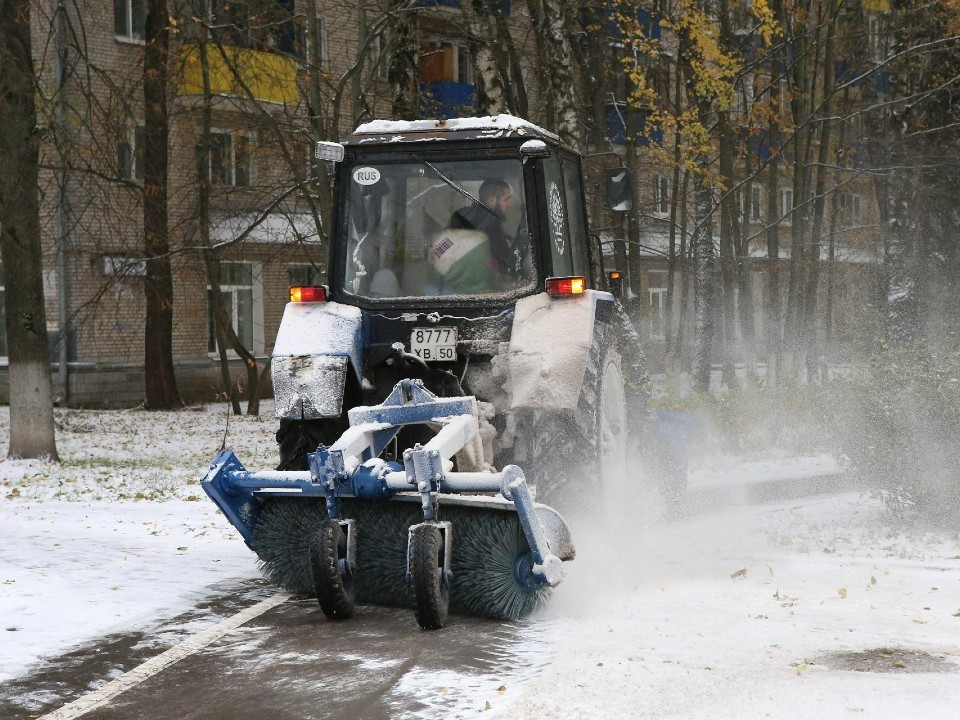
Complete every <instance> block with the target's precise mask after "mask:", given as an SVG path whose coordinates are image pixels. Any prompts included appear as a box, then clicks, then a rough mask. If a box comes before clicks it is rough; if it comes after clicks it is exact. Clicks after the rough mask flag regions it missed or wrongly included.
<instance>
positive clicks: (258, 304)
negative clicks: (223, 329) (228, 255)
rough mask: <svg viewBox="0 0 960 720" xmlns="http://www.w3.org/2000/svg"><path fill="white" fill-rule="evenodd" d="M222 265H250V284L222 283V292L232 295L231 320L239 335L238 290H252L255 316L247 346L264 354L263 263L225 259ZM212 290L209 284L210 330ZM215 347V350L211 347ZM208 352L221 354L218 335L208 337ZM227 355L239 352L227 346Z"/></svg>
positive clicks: (214, 355)
mask: <svg viewBox="0 0 960 720" xmlns="http://www.w3.org/2000/svg"><path fill="white" fill-rule="evenodd" d="M220 264H221V265H247V266H249V267H250V278H251V280H250V285H238V284H222V285H220V292H229V293H231V295H232V298H231V318H230V322H231V323H232V325H233V330H234V332H236V333H237V334H238V335H239V327H240V325H239V322H238V321H239V316H238V312H239V303H238V302H237V292H238V291H240V290H248V289H249V290H250V304H251V312H252V313H253V317H252V318H251V323H250V324H251V329H252V334H253V337H252V339H251V340H252V342H251V344H252V346H253V347H247V350H249V351H250V352H251V353H253V354H254V355H262V354H263V353H264V348H265V345H264V336H263V265H262V263H258V262H250V261H241V260H225V261H223V262H221V263H220ZM211 291H212V288H211V287H210V286H209V285H207V293H208V296H207V328H208V331H209V329H211V327H212V324H213V317H212V314H213V304H212V303H211V302H210V299H209V293H210V292H211ZM211 347H213V350H211V349H210V348H211ZM207 352H208V354H209V355H210V357H217V356H218V355H219V352H218V348H217V344H216V337H208V338H207ZM227 355H228V356H230V357H236V356H237V354H236V353H235V352H234V350H233V348H227Z"/></svg>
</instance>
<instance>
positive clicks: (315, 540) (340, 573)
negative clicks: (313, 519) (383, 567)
mask: <svg viewBox="0 0 960 720" xmlns="http://www.w3.org/2000/svg"><path fill="white" fill-rule="evenodd" d="M346 558H347V537H346V535H345V534H344V532H343V530H342V529H341V528H340V523H338V522H337V521H336V520H331V519H329V518H327V519H325V520H324V521H323V522H322V523H320V525H319V526H318V527H317V529H316V530H314V531H313V532H312V533H311V534H310V570H311V572H312V574H313V586H314V589H315V590H316V592H317V600H318V601H319V602H320V609H321V610H323V614H324V615H326V616H327V617H328V618H330V619H331V620H346V619H347V618H349V617H350V616H351V615H353V597H354V595H353V573H352V568H350V567H349V564H348V562H347V559H346Z"/></svg>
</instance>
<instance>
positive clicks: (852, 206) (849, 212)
mask: <svg viewBox="0 0 960 720" xmlns="http://www.w3.org/2000/svg"><path fill="white" fill-rule="evenodd" d="M840 210H841V212H842V213H843V219H844V220H845V221H846V222H847V223H851V222H855V221H858V220H859V219H860V210H861V204H860V194H859V193H848V192H842V193H840Z"/></svg>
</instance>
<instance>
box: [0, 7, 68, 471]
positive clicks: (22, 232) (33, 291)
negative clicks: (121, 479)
mask: <svg viewBox="0 0 960 720" xmlns="http://www.w3.org/2000/svg"><path fill="white" fill-rule="evenodd" d="M30 5H31V3H30V2H27V1H26V0H2V2H0V68H2V69H3V70H2V72H0V118H2V123H0V258H2V261H3V266H4V268H5V269H6V277H7V284H6V294H5V299H6V320H7V321H6V332H7V345H8V350H7V353H8V355H7V357H8V360H9V375H8V377H9V383H10V445H9V448H8V450H7V457H11V458H39V457H47V458H50V459H52V460H59V457H58V455H57V445H56V438H55V433H54V421H53V386H52V381H51V379H50V348H49V341H48V340H47V318H46V312H45V309H44V303H43V251H42V248H41V244H40V205H39V197H38V190H37V188H38V177H39V162H40V156H39V148H40V138H41V135H40V132H39V131H38V128H37V112H36V95H35V92H36V87H35V83H34V76H33V55H32V48H31V42H30ZM14 273H16V282H12V278H13V277H14Z"/></svg>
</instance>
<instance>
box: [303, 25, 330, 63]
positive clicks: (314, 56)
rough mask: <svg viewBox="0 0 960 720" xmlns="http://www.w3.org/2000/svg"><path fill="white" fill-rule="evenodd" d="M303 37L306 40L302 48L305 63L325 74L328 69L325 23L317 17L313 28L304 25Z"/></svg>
mask: <svg viewBox="0 0 960 720" xmlns="http://www.w3.org/2000/svg"><path fill="white" fill-rule="evenodd" d="M304 36H305V37H306V38H307V40H306V42H305V48H304V50H305V53H304V56H305V57H306V59H307V63H308V64H310V65H313V66H314V68H316V69H317V70H320V71H322V72H326V71H327V70H328V69H329V67H330V66H329V64H328V63H329V58H328V57H327V21H326V20H324V19H323V18H322V17H319V16H318V17H317V24H316V25H315V26H314V27H312V28H311V27H310V26H309V25H304ZM314 47H316V50H314Z"/></svg>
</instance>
